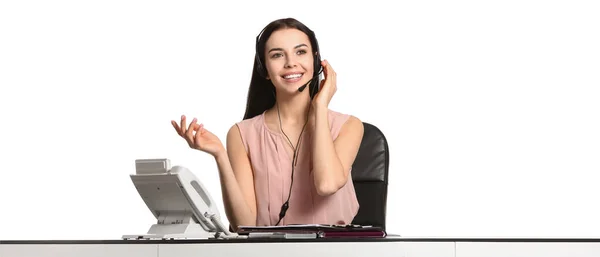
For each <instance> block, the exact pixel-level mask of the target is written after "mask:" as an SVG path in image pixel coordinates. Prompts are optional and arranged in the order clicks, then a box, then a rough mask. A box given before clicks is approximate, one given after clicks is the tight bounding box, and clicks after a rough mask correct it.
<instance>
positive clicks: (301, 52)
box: [296, 49, 306, 55]
mask: <svg viewBox="0 0 600 257" xmlns="http://www.w3.org/2000/svg"><path fill="white" fill-rule="evenodd" d="M296 54H298V55H301V54H306V50H304V49H302V50H298V52H296Z"/></svg>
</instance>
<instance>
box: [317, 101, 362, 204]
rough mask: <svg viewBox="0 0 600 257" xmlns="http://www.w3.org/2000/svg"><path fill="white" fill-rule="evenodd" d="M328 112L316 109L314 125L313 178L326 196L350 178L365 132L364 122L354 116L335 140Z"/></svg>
mask: <svg viewBox="0 0 600 257" xmlns="http://www.w3.org/2000/svg"><path fill="white" fill-rule="evenodd" d="M327 113H328V110H327V108H317V109H315V120H314V122H315V124H314V127H313V130H314V134H315V135H314V137H313V151H312V152H313V177H314V182H315V187H316V188H317V193H318V194H319V195H322V196H326V195H331V194H333V193H335V192H337V191H338V190H339V189H340V188H342V187H343V186H344V185H345V184H346V182H347V181H348V175H349V173H350V168H351V166H352V163H354V159H355V158H356V154H357V153H358V148H359V147H360V142H361V141H362V136H363V131H364V127H363V124H362V122H361V121H360V120H359V119H358V118H356V117H354V116H350V118H349V119H348V121H346V123H345V124H344V125H343V126H342V129H341V130H340V133H339V135H338V137H337V138H336V139H335V141H334V140H333V139H332V138H331V130H330V125H329V120H328V118H327Z"/></svg>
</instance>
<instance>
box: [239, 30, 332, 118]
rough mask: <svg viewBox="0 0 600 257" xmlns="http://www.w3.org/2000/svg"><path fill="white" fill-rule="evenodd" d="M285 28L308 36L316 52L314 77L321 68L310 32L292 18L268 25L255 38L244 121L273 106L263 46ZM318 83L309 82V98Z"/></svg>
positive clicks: (317, 45)
mask: <svg viewBox="0 0 600 257" xmlns="http://www.w3.org/2000/svg"><path fill="white" fill-rule="evenodd" d="M286 28H294V29H298V30H300V31H302V32H304V33H305V34H306V35H307V36H308V38H309V40H310V44H311V47H312V51H313V54H315V52H316V55H315V58H314V66H315V69H314V72H315V74H314V75H316V72H319V69H320V67H321V61H320V59H321V58H320V57H319V56H320V52H319V44H318V43H317V38H316V37H315V33H314V32H313V31H312V30H310V29H309V28H308V27H307V26H306V25H304V24H302V23H301V22H299V21H298V20H296V19H293V18H285V19H279V20H275V21H273V22H271V23H269V24H268V25H267V26H266V27H265V28H264V29H263V30H262V32H261V33H259V35H258V36H257V37H256V53H255V58H254V68H253V69H252V79H251V80H250V88H249V89H248V100H247V102H246V112H245V113H244V120H245V119H250V118H253V117H255V116H256V115H259V114H262V113H263V112H264V111H266V110H267V109H269V108H271V107H273V105H274V104H275V87H274V86H273V82H271V81H270V80H268V79H267V78H266V77H267V76H266V70H267V67H266V66H265V44H266V42H267V40H268V39H269V37H270V36H271V34H272V33H273V32H275V31H276V30H279V29H286ZM314 75H313V76H314ZM318 83H319V80H318V79H314V80H312V81H311V83H310V85H309V90H310V91H309V92H310V96H311V97H313V96H314V95H315V94H316V93H317V88H318V85H317V84H318Z"/></svg>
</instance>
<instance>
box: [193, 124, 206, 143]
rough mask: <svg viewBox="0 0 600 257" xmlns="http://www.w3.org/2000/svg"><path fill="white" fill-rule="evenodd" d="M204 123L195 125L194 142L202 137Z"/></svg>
mask: <svg viewBox="0 0 600 257" xmlns="http://www.w3.org/2000/svg"><path fill="white" fill-rule="evenodd" d="M204 131H205V130H204V124H200V125H198V126H197V127H196V136H195V139H196V142H200V137H202V134H204Z"/></svg>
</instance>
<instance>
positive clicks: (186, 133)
mask: <svg viewBox="0 0 600 257" xmlns="http://www.w3.org/2000/svg"><path fill="white" fill-rule="evenodd" d="M196 122H197V120H196V118H194V119H193V120H192V122H191V123H190V125H189V126H186V117H185V115H181V124H179V125H178V124H177V122H175V121H174V120H172V121H171V124H172V125H173V128H175V130H176V131H177V134H179V136H181V137H183V139H185V141H186V142H187V143H188V145H189V146H190V148H192V149H197V150H200V151H203V152H206V153H208V154H211V155H212V156H215V157H216V155H217V154H218V153H220V152H222V151H224V149H225V148H224V147H223V144H222V143H221V140H219V137H217V136H215V135H214V134H213V133H211V132H210V131H208V130H206V129H205V128H204V124H197V123H196Z"/></svg>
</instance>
